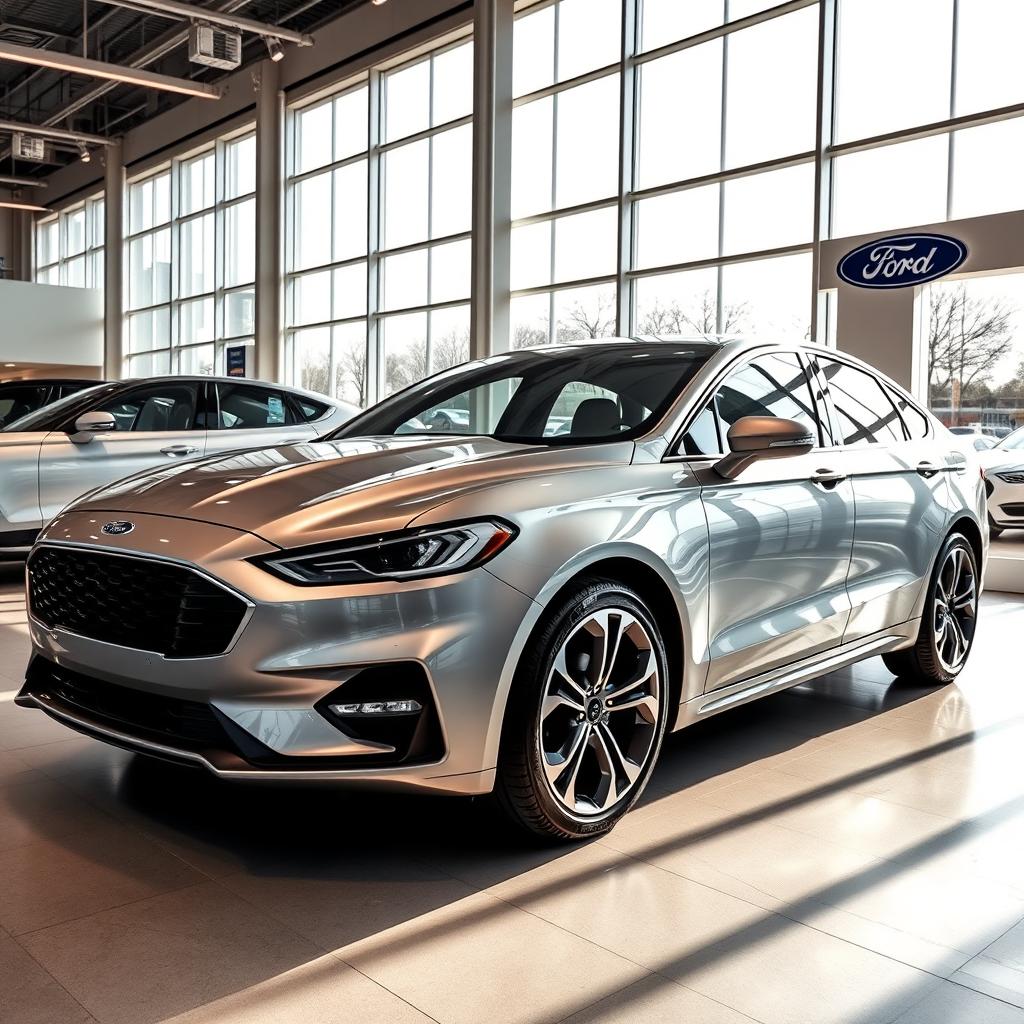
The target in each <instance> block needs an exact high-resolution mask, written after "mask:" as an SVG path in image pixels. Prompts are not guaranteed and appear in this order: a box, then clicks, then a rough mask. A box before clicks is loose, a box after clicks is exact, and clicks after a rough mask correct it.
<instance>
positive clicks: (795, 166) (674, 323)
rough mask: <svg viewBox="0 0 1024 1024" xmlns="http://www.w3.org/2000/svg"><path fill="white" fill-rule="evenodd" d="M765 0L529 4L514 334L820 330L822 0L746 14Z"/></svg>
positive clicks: (570, 336)
mask: <svg viewBox="0 0 1024 1024" xmlns="http://www.w3.org/2000/svg"><path fill="white" fill-rule="evenodd" d="M767 6H769V5H767V4H757V3H741V2H738V0H729V2H726V0H701V2H695V3H686V4H681V3H678V2H675V0H645V2H644V3H643V4H642V5H640V4H633V2H632V0H626V5H625V6H624V4H623V2H622V0H557V2H555V3H548V4H538V5H536V6H535V7H531V8H529V9H527V10H526V11H524V12H523V13H521V14H520V16H519V17H518V19H517V21H516V29H515V62H514V89H515V94H516V100H515V109H514V114H513V157H512V160H513V164H512V208H513V209H512V216H513V230H512V282H511V283H512V289H513V299H512V345H513V346H514V347H521V346H524V345H536V344H546V343H548V342H569V341H573V340H576V339H579V338H584V337H600V336H603V335H611V334H615V333H617V332H620V331H621V332H626V331H631V332H633V333H642V334H679V333H682V334H691V335H692V334H703V333H738V332H744V333H751V332H757V333H768V334H772V335H780V334H781V335H786V336H791V337H792V336H795V337H797V338H803V337H805V336H806V335H807V334H808V331H809V327H810V310H811V301H812V288H811V258H810V252H811V249H812V245H813V238H814V231H813V214H814V146H815V135H816V97H817V61H818V44H817V35H818V12H817V8H816V5H815V6H814V7H810V6H806V5H805V6H804V7H803V8H802V9H798V10H793V11H790V12H789V13H785V14H783V15H781V16H778V17H774V18H772V19H770V20H767V21H764V22H759V21H758V20H756V19H755V21H750V20H749V17H750V16H751V15H753V14H757V13H759V11H760V10H761V9H762V8H764V7H767ZM624 19H625V32H624V31H623V26H624ZM744 19H747V20H744ZM708 30H716V31H715V32H713V34H712V37H710V38H708V37H706V36H705V35H703V34H704V33H706V32H707V31H708ZM624 39H625V40H626V51H625V53H623V52H622V49H621V47H622V41H623V40H624ZM780 52H785V53H786V54H787V59H786V61H784V62H780V61H778V59H777V54H778V53H780ZM623 69H625V74H626V75H627V78H626V81H625V83H623V81H622V75H623ZM623 99H624V101H625V104H626V109H627V111H628V112H629V114H630V116H629V117H627V118H622V117H621V116H620V111H621V109H622V104H623ZM780 111H784V112H785V116H784V117H780V116H779V112H780ZM620 182H624V183H625V187H624V189H621V194H620Z"/></svg>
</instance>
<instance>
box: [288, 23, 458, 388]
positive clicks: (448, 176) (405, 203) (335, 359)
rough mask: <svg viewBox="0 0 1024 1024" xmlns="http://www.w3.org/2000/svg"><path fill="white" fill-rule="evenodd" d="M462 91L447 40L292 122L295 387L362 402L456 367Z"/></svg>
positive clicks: (291, 349) (291, 346)
mask: <svg viewBox="0 0 1024 1024" xmlns="http://www.w3.org/2000/svg"><path fill="white" fill-rule="evenodd" d="M472 80H473V49H472V43H471V42H470V41H459V42H455V43H451V44H448V45H445V46H442V47H439V48H438V49H436V50H434V51H432V52H431V53H428V54H425V55H423V56H421V57H417V58H416V59H414V60H412V61H409V62H406V63H404V64H401V65H399V66H397V67H395V68H391V69H387V70H384V71H376V70H374V71H372V72H371V73H370V75H369V80H368V81H359V82H356V83H354V84H352V85H351V86H349V87H348V88H345V89H343V90H342V91H340V92H338V93H336V94H335V95H333V96H330V97H327V98H324V99H319V100H316V101H314V102H312V103H310V104H307V105H305V106H303V107H300V108H298V109H296V110H294V111H293V112H292V133H291V158H290V159H291V168H290V170H291V173H290V176H289V199H288V214H289V216H288V222H289V238H290V244H289V257H288V295H287V310H286V316H287V328H288V343H287V344H288V350H287V351H288V376H289V379H290V380H291V381H292V382H293V383H296V384H299V385H302V386H304V387H308V388H311V389H314V390H317V391H322V392H324V393H327V394H333V395H336V396H337V397H339V398H342V399H345V400H347V401H350V402H353V403H355V404H357V405H368V404H370V403H371V402H373V401H375V400H377V399H378V398H380V397H383V396H384V395H387V394H390V393H391V392H392V391H395V390H397V389H398V388H401V387H404V386H406V385H407V384H410V383H413V382H415V381H416V380H419V379H420V378H421V377H423V376H424V375H426V374H427V373H429V372H432V371H434V370H438V369H444V368H446V367H448V366H451V365H454V364H455V363H457V362H461V361H463V360H465V359H466V358H468V356H469V306H468V303H469V293H470V267H469V237H470V227H471V219H472V209H471V196H472V131H473V129H472V124H471V118H472V95H473V87H472ZM371 91H372V92H373V94H374V99H375V103H373V104H371V102H370V93H371ZM374 108H376V109H377V112H378V116H377V118H375V119H373V120H371V118H372V116H373V115H372V114H371V110H373V109H374ZM371 197H373V198H371ZM373 200H375V202H373ZM371 203H373V205H372V206H371Z"/></svg>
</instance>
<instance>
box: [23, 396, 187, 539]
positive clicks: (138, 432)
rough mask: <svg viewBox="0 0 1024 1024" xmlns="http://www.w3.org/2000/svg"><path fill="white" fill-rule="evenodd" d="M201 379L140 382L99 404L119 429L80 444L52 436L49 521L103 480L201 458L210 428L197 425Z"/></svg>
mask: <svg viewBox="0 0 1024 1024" xmlns="http://www.w3.org/2000/svg"><path fill="white" fill-rule="evenodd" d="M204 386H205V385H204V384H202V383H201V382H198V381H188V380H174V379H173V378H172V379H170V380H167V381H165V382H155V383H147V384H140V385H139V386H138V387H136V388H132V389H131V390H130V391H122V392H120V393H119V394H118V395H117V396H116V397H115V398H112V399H109V398H108V399H105V400H104V401H102V402H101V403H99V404H98V405H97V406H96V407H95V411H97V412H106V413H110V415H111V416H113V417H114V422H115V423H116V424H117V429H116V430H113V431H111V432H110V433H108V434H97V435H95V437H94V438H93V439H92V440H90V441H88V442H86V443H84V444H76V443H75V442H73V441H72V440H71V439H70V437H69V435H68V434H66V433H64V432H63V431H54V432H52V433H50V434H48V435H47V436H46V438H45V440H44V441H43V444H42V447H41V449H40V456H39V503H40V506H41V508H42V514H43V521H44V522H49V521H50V520H51V519H52V518H53V517H54V516H55V515H56V514H57V513H58V512H60V510H61V509H62V508H64V506H65V505H67V504H68V503H69V502H71V501H74V499H75V498H77V497H79V496H80V495H82V494H84V493H85V492H86V491H90V490H92V489H93V488H94V487H99V486H101V485H103V484H108V483H112V482H113V481H115V480H120V479H121V478H122V477H126V476H129V475H130V474H132V473H138V472H140V471H141V470H145V469H154V468H160V467H163V466H169V465H174V464H176V463H178V462H181V461H186V460H190V459H196V458H199V457H201V456H202V455H203V453H204V451H205V448H206V431H205V430H202V429H199V428H197V426H196V410H197V407H198V403H199V397H200V395H199V392H200V389H201V388H202V387H204Z"/></svg>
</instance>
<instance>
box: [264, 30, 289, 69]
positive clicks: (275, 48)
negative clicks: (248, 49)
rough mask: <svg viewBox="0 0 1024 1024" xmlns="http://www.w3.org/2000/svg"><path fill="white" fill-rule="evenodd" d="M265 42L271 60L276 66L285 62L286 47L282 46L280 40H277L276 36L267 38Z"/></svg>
mask: <svg viewBox="0 0 1024 1024" xmlns="http://www.w3.org/2000/svg"><path fill="white" fill-rule="evenodd" d="M264 42H265V43H266V44H267V53H269V54H270V59H271V60H272V61H273V62H274V63H275V64H276V63H277V62H278V61H281V60H284V47H283V46H282V45H281V40H280V39H276V38H275V37H274V36H267V37H266V38H265V39H264Z"/></svg>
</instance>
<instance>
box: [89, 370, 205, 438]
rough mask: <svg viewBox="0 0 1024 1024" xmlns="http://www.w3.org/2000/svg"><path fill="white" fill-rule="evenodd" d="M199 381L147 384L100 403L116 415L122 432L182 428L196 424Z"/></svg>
mask: <svg viewBox="0 0 1024 1024" xmlns="http://www.w3.org/2000/svg"><path fill="white" fill-rule="evenodd" d="M198 392H199V385H198V384H195V383H193V382H190V381H176V382H173V383H172V382H167V383H160V384H146V385H144V386H142V387H139V388H135V389H133V390H131V391H129V392H127V393H126V394H122V395H119V396H118V397H117V398H116V399H114V400H112V401H109V402H105V403H103V404H102V405H98V406H96V411H97V412H108V413H110V415H111V416H113V417H114V422H115V423H116V424H117V430H118V431H119V432H124V431H132V432H134V433H141V432H143V431H178V430H192V429H194V428H195V419H196V398H197V395H198Z"/></svg>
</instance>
